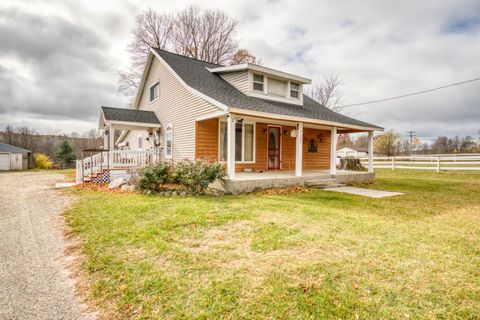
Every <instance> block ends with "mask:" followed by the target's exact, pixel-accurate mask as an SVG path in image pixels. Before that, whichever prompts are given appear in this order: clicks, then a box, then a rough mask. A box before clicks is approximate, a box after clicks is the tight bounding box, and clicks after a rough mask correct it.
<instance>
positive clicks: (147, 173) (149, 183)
mask: <svg viewBox="0 0 480 320" xmlns="http://www.w3.org/2000/svg"><path fill="white" fill-rule="evenodd" d="M169 171H170V164H169V163H167V162H159V163H155V164H152V165H149V166H147V167H145V168H142V169H141V170H140V172H139V175H138V182H137V188H138V189H139V190H142V191H149V192H158V191H160V190H162V188H163V185H164V184H166V183H168V182H169V179H168V174H169Z"/></svg>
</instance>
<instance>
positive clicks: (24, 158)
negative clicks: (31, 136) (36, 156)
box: [0, 142, 32, 171]
mask: <svg viewBox="0 0 480 320" xmlns="http://www.w3.org/2000/svg"><path fill="white" fill-rule="evenodd" d="M31 154H32V151H30V150H27V149H22V148H18V147H14V146H11V145H9V144H6V143H1V142H0V170H2V171H8V170H26V169H28V168H29V162H30V161H29V160H30V156H31Z"/></svg>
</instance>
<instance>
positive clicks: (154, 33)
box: [119, 6, 238, 98]
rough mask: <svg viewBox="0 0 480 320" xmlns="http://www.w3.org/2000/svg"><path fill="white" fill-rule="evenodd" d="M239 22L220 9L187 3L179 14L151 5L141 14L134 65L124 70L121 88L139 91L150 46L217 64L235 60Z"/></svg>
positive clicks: (130, 49) (132, 53) (131, 93)
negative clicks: (165, 11)
mask: <svg viewBox="0 0 480 320" xmlns="http://www.w3.org/2000/svg"><path fill="white" fill-rule="evenodd" d="M237 24H238V22H237V21H236V20H234V19H232V18H231V17H229V16H228V15H227V14H226V13H224V12H222V11H220V10H210V9H199V8H198V7H195V6H190V7H187V8H185V9H183V10H181V11H178V12H176V13H175V14H170V13H158V12H155V11H154V10H152V9H148V10H147V11H145V12H144V13H142V14H140V15H139V16H137V19H136V25H135V28H134V29H133V30H132V34H133V40H132V42H131V43H130V44H129V46H128V52H129V54H130V57H131V67H130V69H129V70H128V71H126V72H120V73H119V74H120V79H119V90H120V91H121V92H123V93H124V94H125V95H126V96H127V97H130V98H132V97H133V96H134V94H135V93H136V91H137V88H138V85H139V83H140V79H141V76H142V72H143V68H144V65H145V62H146V59H147V56H148V52H149V51H150V48H152V47H153V48H160V49H164V50H170V51H174V52H176V53H178V54H181V55H184V56H187V57H191V58H196V59H200V60H204V61H207V62H211V63H216V64H227V63H228V62H230V61H231V59H232V57H233V56H234V54H235V52H236V50H237V49H238V43H237V41H236V39H235V35H236V29H237Z"/></svg>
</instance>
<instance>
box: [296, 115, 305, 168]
mask: <svg viewBox="0 0 480 320" xmlns="http://www.w3.org/2000/svg"><path fill="white" fill-rule="evenodd" d="M302 159H303V123H302V122H299V123H298V124H297V140H296V148H295V176H297V177H301V176H302V161H303V160H302Z"/></svg>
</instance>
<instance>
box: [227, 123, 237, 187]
mask: <svg viewBox="0 0 480 320" xmlns="http://www.w3.org/2000/svg"><path fill="white" fill-rule="evenodd" d="M235 122H236V120H235V118H234V117H233V115H231V114H229V115H228V116H227V174H228V178H230V179H235V164H236V163H235V132H234V131H235Z"/></svg>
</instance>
